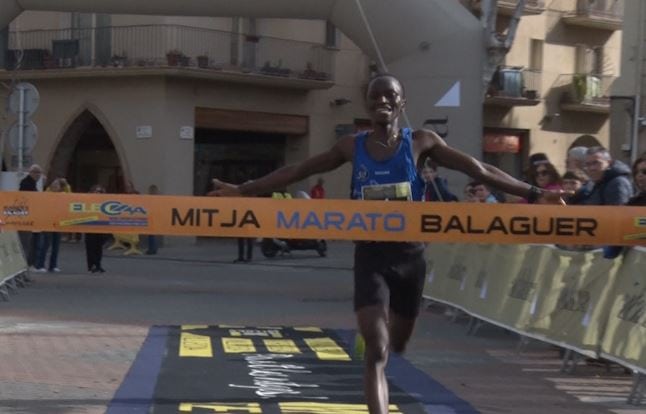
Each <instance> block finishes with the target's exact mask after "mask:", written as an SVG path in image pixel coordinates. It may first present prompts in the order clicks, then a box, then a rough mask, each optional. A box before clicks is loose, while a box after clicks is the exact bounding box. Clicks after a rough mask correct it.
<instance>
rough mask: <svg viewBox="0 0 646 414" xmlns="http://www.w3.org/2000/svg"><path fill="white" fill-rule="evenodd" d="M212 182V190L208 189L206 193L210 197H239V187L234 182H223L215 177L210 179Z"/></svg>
mask: <svg viewBox="0 0 646 414" xmlns="http://www.w3.org/2000/svg"><path fill="white" fill-rule="evenodd" d="M211 182H212V183H213V190H212V191H209V192H208V193H207V194H206V195H207V196H211V197H240V196H242V194H241V193H240V189H239V188H238V186H237V185H235V184H229V183H225V182H224V181H220V180H218V179H217V178H214V179H213V180H211Z"/></svg>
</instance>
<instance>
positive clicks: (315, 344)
mask: <svg viewBox="0 0 646 414" xmlns="http://www.w3.org/2000/svg"><path fill="white" fill-rule="evenodd" d="M305 343H306V344H307V345H308V346H309V347H310V348H311V349H312V351H314V352H316V356H317V357H318V358H319V359H322V360H324V361H350V356H349V355H348V354H347V353H346V352H345V351H344V350H343V348H341V347H340V346H339V345H337V343H336V342H334V341H333V340H332V338H307V339H305Z"/></svg>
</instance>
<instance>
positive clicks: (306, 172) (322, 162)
mask: <svg viewBox="0 0 646 414" xmlns="http://www.w3.org/2000/svg"><path fill="white" fill-rule="evenodd" d="M353 143H354V137H353V136H346V137H344V138H341V139H340V140H339V141H338V142H337V143H336V144H335V145H334V146H333V147H332V148H331V149H329V150H328V151H325V152H323V153H321V154H318V155H315V156H313V157H311V158H308V159H306V160H304V161H302V162H299V163H296V164H291V165H286V166H285V167H282V168H279V169H277V170H275V171H273V172H271V173H269V174H267V175H265V176H263V177H260V178H259V179H257V180H251V181H247V182H246V183H244V184H240V185H235V184H230V183H226V182H223V181H220V180H218V179H217V178H214V179H213V191H211V192H209V193H208V194H207V195H210V196H227V197H239V196H254V195H258V194H263V193H268V192H271V191H275V190H280V189H283V188H285V187H286V186H287V185H289V184H292V183H295V182H298V181H300V180H303V179H305V178H307V177H309V176H311V175H314V174H321V173H324V172H327V171H331V170H334V169H336V168H338V167H340V166H341V165H343V164H344V163H345V162H346V161H348V160H350V157H351V153H350V152H349V151H351V148H352V145H353Z"/></svg>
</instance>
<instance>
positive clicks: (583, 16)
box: [563, 0, 624, 31]
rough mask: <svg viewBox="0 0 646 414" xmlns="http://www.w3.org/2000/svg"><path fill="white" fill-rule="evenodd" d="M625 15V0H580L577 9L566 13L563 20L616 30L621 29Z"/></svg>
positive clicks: (569, 22) (578, 24)
mask: <svg viewBox="0 0 646 414" xmlns="http://www.w3.org/2000/svg"><path fill="white" fill-rule="evenodd" d="M623 16H624V2H623V0H593V1H590V0H578V1H577V7H576V11H573V12H570V13H566V14H565V15H564V16H563V22H565V23H566V24H568V25H572V26H582V27H589V28H593V29H601V30H611V31H614V30H621V28H622V25H623Z"/></svg>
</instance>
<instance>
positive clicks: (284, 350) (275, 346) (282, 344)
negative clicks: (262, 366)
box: [264, 339, 301, 354]
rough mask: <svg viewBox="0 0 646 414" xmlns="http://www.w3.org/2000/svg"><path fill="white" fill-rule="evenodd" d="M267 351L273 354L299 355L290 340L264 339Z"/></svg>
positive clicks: (296, 347)
mask: <svg viewBox="0 0 646 414" xmlns="http://www.w3.org/2000/svg"><path fill="white" fill-rule="evenodd" d="M264 342H265V346H266V347H267V350H268V351H269V352H271V353H274V354H300V353H301V351H300V349H298V346H297V345H296V343H295V342H294V341H292V340H291V339H265V340H264Z"/></svg>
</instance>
